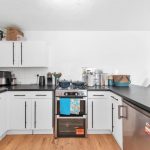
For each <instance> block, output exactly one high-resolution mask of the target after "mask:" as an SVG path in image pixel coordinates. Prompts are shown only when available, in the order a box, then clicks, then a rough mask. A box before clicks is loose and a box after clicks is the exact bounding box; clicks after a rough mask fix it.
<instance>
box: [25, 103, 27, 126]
mask: <svg viewBox="0 0 150 150" xmlns="http://www.w3.org/2000/svg"><path fill="white" fill-rule="evenodd" d="M25 128H27V102H26V101H25Z"/></svg>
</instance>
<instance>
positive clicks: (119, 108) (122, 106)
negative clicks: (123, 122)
mask: <svg viewBox="0 0 150 150" xmlns="http://www.w3.org/2000/svg"><path fill="white" fill-rule="evenodd" d="M121 108H122V109H121ZM123 109H124V110H125V112H126V113H125V116H123V115H121V110H123ZM118 118H119V119H121V118H125V119H127V118H128V107H127V106H124V105H119V106H118Z"/></svg>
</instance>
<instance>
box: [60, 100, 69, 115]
mask: <svg viewBox="0 0 150 150" xmlns="http://www.w3.org/2000/svg"><path fill="white" fill-rule="evenodd" d="M60 114H61V115H70V98H60Z"/></svg>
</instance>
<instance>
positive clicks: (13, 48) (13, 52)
mask: <svg viewBox="0 0 150 150" xmlns="http://www.w3.org/2000/svg"><path fill="white" fill-rule="evenodd" d="M14 64H15V46H14V42H13V65H14Z"/></svg>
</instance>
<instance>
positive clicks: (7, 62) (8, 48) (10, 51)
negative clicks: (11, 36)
mask: <svg viewBox="0 0 150 150" xmlns="http://www.w3.org/2000/svg"><path fill="white" fill-rule="evenodd" d="M14 55H15V50H14V47H13V42H0V67H13V66H14V65H15V58H14V57H15V56H14Z"/></svg>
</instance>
